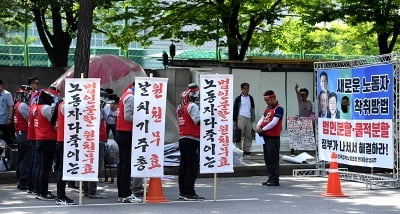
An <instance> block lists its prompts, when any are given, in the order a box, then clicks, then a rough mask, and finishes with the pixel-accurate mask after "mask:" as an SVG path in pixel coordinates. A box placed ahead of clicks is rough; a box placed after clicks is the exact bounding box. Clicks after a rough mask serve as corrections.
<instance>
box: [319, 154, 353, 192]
mask: <svg viewBox="0 0 400 214" xmlns="http://www.w3.org/2000/svg"><path fill="white" fill-rule="evenodd" d="M321 195H322V196H324V197H348V195H345V194H343V192H342V187H341V185H340V175H339V168H338V162H337V156H336V153H335V152H332V156H331V164H330V169H329V175H328V186H327V188H326V192H325V193H322V194H321Z"/></svg>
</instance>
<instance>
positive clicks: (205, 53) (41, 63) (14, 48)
mask: <svg viewBox="0 0 400 214" xmlns="http://www.w3.org/2000/svg"><path fill="white" fill-rule="evenodd" d="M162 52H163V50H162V49H130V50H128V54H127V55H128V58H129V59H130V60H132V61H134V62H136V63H138V64H140V65H142V66H143V67H144V68H145V69H158V68H162V67H163V65H162V60H161V55H162ZM24 53H25V52H24V46H23V45H0V65H1V66H38V67H50V66H51V63H50V61H49V59H48V57H47V53H46V51H45V49H44V48H43V47H41V46H29V47H28V56H27V61H26V62H25V61H24V59H25V58H24ZM74 53H75V48H70V50H69V56H68V66H72V65H73V62H74ZM100 54H114V55H119V56H125V55H126V54H125V52H124V51H122V50H121V49H118V48H92V49H91V55H100ZM219 54H220V55H221V58H222V59H227V57H228V56H227V53H224V52H220V53H219ZM251 56H263V57H270V58H289V59H313V60H350V59H357V58H363V57H365V56H360V55H352V56H342V55H333V54H304V55H300V54H271V53H251ZM216 58H217V56H216V52H215V51H210V50H198V49H197V50H186V51H180V53H179V54H177V55H176V56H175V59H184V60H185V59H203V60H204V59H209V60H215V59H216ZM27 62H28V65H26V63H27Z"/></svg>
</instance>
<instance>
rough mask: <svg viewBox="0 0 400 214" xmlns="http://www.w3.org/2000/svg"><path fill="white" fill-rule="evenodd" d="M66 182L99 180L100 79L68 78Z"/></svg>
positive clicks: (65, 117)
mask: <svg viewBox="0 0 400 214" xmlns="http://www.w3.org/2000/svg"><path fill="white" fill-rule="evenodd" d="M64 101H65V103H64V161H63V162H64V163H63V180H68V181H98V173H99V172H98V164H99V161H98V160H99V134H100V130H99V127H100V79H99V78H86V79H78V78H67V79H65V100H64Z"/></svg>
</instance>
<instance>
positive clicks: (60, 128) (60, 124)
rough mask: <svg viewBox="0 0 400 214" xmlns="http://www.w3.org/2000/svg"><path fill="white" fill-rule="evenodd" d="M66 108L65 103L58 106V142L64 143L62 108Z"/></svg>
mask: <svg viewBox="0 0 400 214" xmlns="http://www.w3.org/2000/svg"><path fill="white" fill-rule="evenodd" d="M63 106H64V101H62V103H60V104H59V105H58V109H57V141H58V142H64V113H63V112H62V108H63Z"/></svg>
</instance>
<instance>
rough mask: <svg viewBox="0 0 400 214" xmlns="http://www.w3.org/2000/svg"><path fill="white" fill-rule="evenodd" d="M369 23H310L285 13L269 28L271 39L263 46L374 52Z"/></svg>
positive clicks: (288, 50)
mask: <svg viewBox="0 0 400 214" xmlns="http://www.w3.org/2000/svg"><path fill="white" fill-rule="evenodd" d="M371 27H372V24H371V23H366V24H358V25H357V26H353V27H350V26H348V25H346V24H344V23H340V22H337V21H334V22H327V23H324V24H318V25H315V26H311V25H309V24H307V23H305V22H304V21H303V20H302V19H301V17H290V18H289V17H288V18H285V19H284V22H283V23H282V24H281V25H279V26H274V27H272V28H271V31H270V32H269V33H268V35H272V36H270V37H269V38H271V41H270V43H269V45H268V46H266V47H264V46H263V50H264V51H268V52H272V51H274V50H278V51H279V52H281V53H285V54H289V53H299V54H304V53H307V54H338V55H376V54H379V50H378V48H377V46H376V43H377V42H376V38H375V36H374V34H372V33H371V32H370V30H369V29H371ZM266 37H267V36H266ZM271 43H272V44H273V45H270V44H271ZM264 44H267V43H264ZM270 47H272V49H271V48H270Z"/></svg>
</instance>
